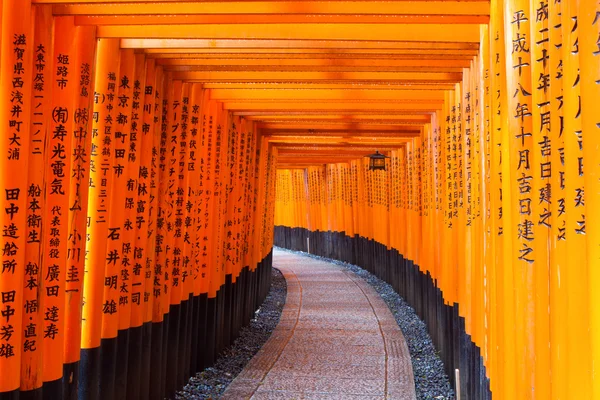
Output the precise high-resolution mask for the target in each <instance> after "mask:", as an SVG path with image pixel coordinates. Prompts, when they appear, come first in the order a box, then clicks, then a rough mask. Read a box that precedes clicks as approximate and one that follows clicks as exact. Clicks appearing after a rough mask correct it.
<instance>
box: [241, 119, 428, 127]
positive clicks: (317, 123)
mask: <svg viewBox="0 0 600 400" xmlns="http://www.w3.org/2000/svg"><path fill="white" fill-rule="evenodd" d="M248 120H250V121H257V122H259V123H275V124H279V123H282V124H293V125H298V124H306V123H310V124H313V125H315V127H318V126H320V125H322V124H331V123H332V122H333V123H336V124H343V123H350V124H360V123H369V124H372V125H401V126H403V127H405V128H406V129H415V127H421V126H423V125H424V124H426V123H428V122H429V121H427V120H423V121H406V120H401V119H350V118H346V119H343V120H341V119H340V120H333V119H322V120H319V119H317V120H315V119H310V118H306V119H269V118H260V117H252V118H248Z"/></svg>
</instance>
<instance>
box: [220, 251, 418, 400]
mask: <svg viewBox="0 0 600 400" xmlns="http://www.w3.org/2000/svg"><path fill="white" fill-rule="evenodd" d="M273 265H274V267H276V268H278V269H279V270H281V272H282V273H283V275H284V276H285V279H286V281H287V285H288V287H287V301H286V304H285V308H284V309H283V313H282V315H281V320H280V322H279V325H278V326H277V328H276V329H275V331H274V332H273V334H272V336H271V338H270V339H269V340H268V341H267V343H266V344H265V346H264V347H263V348H262V349H261V350H260V352H259V353H258V354H256V356H254V358H253V359H252V360H250V362H249V363H248V365H247V366H246V368H245V369H244V370H243V371H242V372H241V373H240V375H239V376H238V377H237V378H236V379H235V380H234V381H233V382H232V383H231V385H230V386H229V388H228V389H227V391H226V392H225V394H224V396H223V398H224V399H236V400H239V399H250V398H251V399H288V400H291V399H365V400H367V399H398V400H404V399H406V400H413V399H415V388H414V379H413V372H412V367H411V362H410V355H409V352H408V347H407V346H406V342H405V340H404V337H403V336H402V332H401V331H400V328H399V327H398V325H397V324H396V321H395V320H394V317H393V316H392V314H391V312H390V311H389V309H388V308H387V306H386V305H385V303H384V302H383V300H382V299H381V298H380V297H379V295H378V294H377V293H376V292H375V290H373V288H371V286H370V285H369V284H368V283H366V282H365V281H364V280H362V279H361V278H359V277H358V276H357V275H355V274H354V273H352V272H350V271H347V270H345V269H343V268H342V267H340V266H337V265H335V264H332V263H328V262H324V261H319V260H315V259H313V258H310V257H306V256H301V255H296V254H292V253H288V252H284V251H280V250H274V259H273Z"/></svg>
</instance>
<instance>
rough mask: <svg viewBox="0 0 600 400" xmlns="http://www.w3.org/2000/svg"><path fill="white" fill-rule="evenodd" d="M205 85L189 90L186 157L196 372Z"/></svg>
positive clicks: (193, 368)
mask: <svg viewBox="0 0 600 400" xmlns="http://www.w3.org/2000/svg"><path fill="white" fill-rule="evenodd" d="M202 96H203V91H202V85H201V84H199V83H194V84H192V87H191V89H190V109H191V112H190V126H189V135H188V137H189V142H188V156H187V160H186V168H187V170H188V171H189V177H188V181H187V187H186V191H187V196H188V202H187V203H186V209H187V211H188V216H187V218H186V223H185V225H186V227H187V231H188V235H189V239H188V242H186V243H185V245H184V253H185V256H186V257H187V258H188V259H189V266H190V267H189V268H190V280H191V285H192V293H193V307H192V310H193V311H192V316H191V318H192V322H191V324H192V326H191V332H192V337H191V346H190V347H191V348H190V353H191V354H190V356H191V360H190V373H191V374H194V373H196V372H197V371H199V370H200V363H199V361H200V360H199V358H198V351H199V350H200V346H201V342H200V340H199V336H200V330H201V329H202V327H201V324H203V321H202V320H201V319H200V315H201V300H200V294H201V287H200V282H201V279H200V262H199V254H200V253H199V249H200V247H199V244H200V237H199V236H198V221H199V217H200V215H199V213H198V205H199V200H200V196H199V188H200V182H199V180H200V157H201V148H200V141H201V129H202V128H201V121H202Z"/></svg>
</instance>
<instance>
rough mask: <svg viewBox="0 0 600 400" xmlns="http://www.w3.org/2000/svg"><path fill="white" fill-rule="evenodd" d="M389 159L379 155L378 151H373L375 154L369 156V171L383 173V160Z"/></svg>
mask: <svg viewBox="0 0 600 400" xmlns="http://www.w3.org/2000/svg"><path fill="white" fill-rule="evenodd" d="M386 158H389V157H388V156H386V155H383V154H381V153H380V152H379V151H375V154H371V155H369V170H378V169H381V170H383V171H385V159H386Z"/></svg>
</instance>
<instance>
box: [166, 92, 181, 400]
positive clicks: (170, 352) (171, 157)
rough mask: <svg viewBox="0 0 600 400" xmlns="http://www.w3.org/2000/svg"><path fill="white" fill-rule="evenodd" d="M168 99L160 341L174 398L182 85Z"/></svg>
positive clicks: (168, 387)
mask: <svg viewBox="0 0 600 400" xmlns="http://www.w3.org/2000/svg"><path fill="white" fill-rule="evenodd" d="M165 85H169V89H168V92H167V93H166V96H167V99H168V101H167V121H166V154H165V157H166V159H165V171H164V172H165V179H166V180H167V181H166V183H165V193H164V195H165V196H166V205H165V208H164V212H165V213H164V223H165V230H164V238H163V247H164V260H165V261H164V264H163V267H164V271H163V272H164V274H165V291H164V293H163V295H164V296H165V302H164V303H163V313H164V314H165V322H167V326H168V333H167V338H166V340H165V341H164V342H163V343H164V347H163V352H165V355H166V362H165V363H164V364H163V368H164V371H165V375H164V379H165V394H166V395H167V396H169V397H174V391H175V390H176V386H177V362H178V354H177V348H178V343H179V342H178V339H179V323H180V313H179V312H180V307H179V305H180V303H181V286H180V283H181V264H180V258H179V254H178V253H179V251H178V250H176V249H175V236H176V234H177V232H176V226H175V221H176V218H177V216H176V214H177V209H176V199H177V189H178V182H179V170H178V166H179V139H180V137H179V135H180V134H181V107H182V96H183V83H182V82H181V81H171V83H167V82H166V83H165Z"/></svg>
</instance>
